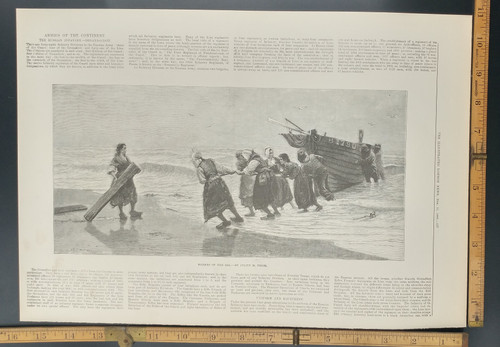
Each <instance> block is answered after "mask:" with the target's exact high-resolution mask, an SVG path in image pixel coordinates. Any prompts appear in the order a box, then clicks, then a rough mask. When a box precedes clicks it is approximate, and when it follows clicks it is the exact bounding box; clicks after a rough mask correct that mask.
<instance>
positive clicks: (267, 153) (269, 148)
mask: <svg viewBox="0 0 500 347" xmlns="http://www.w3.org/2000/svg"><path fill="white" fill-rule="evenodd" d="M271 151H273V157H272V158H269V153H270V152H271ZM264 155H265V156H266V161H267V164H268V165H269V166H272V165H274V164H276V160H275V159H274V150H273V149H272V147H266V148H265V149H264Z"/></svg>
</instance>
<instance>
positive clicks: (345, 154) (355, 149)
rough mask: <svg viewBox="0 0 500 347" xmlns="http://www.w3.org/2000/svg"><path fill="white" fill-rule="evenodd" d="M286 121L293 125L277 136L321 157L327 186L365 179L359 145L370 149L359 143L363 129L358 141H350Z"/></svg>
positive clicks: (337, 187) (339, 186) (335, 187)
mask: <svg viewBox="0 0 500 347" xmlns="http://www.w3.org/2000/svg"><path fill="white" fill-rule="evenodd" d="M274 122H276V121H274ZM287 122H289V123H290V124H292V125H293V126H294V127H290V126H286V127H287V128H288V129H289V130H290V131H289V132H288V133H282V134H280V135H282V136H283V137H284V138H285V140H286V141H287V142H288V144H289V145H290V146H292V147H294V148H304V149H305V150H306V151H307V152H308V153H312V154H316V155H320V156H322V157H323V164H324V165H325V166H326V168H327V169H328V172H329V178H328V179H329V181H328V183H329V185H330V189H332V190H333V191H339V190H342V189H345V188H347V187H350V186H352V185H355V184H358V183H361V182H363V181H364V180H365V177H364V175H363V171H362V169H361V165H360V161H361V146H362V145H367V146H368V147H369V148H370V149H371V148H372V145H370V144H365V143H363V142H362V141H363V130H360V131H359V141H358V142H350V141H346V140H341V139H338V138H335V137H330V136H326V134H325V135H320V134H318V132H317V131H316V130H311V131H305V130H303V129H302V128H300V127H299V126H297V125H295V123H293V122H291V121H289V120H288V119H287ZM279 124H281V123H279ZM281 125H284V124H281Z"/></svg>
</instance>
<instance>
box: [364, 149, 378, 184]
mask: <svg viewBox="0 0 500 347" xmlns="http://www.w3.org/2000/svg"><path fill="white" fill-rule="evenodd" d="M360 164H361V169H362V170H363V175H365V179H366V182H371V179H372V178H373V181H375V182H378V174H377V164H376V163H375V154H373V152H372V150H371V149H370V147H368V146H367V145H365V144H364V145H362V146H361V161H360Z"/></svg>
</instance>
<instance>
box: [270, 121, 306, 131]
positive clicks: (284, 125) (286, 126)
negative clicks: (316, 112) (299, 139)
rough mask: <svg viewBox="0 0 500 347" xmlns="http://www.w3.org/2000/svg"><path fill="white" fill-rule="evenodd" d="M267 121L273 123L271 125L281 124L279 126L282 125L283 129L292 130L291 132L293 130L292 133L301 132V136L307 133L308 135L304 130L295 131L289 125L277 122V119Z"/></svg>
mask: <svg viewBox="0 0 500 347" xmlns="http://www.w3.org/2000/svg"><path fill="white" fill-rule="evenodd" d="M267 120H268V121H269V122H271V123H276V124H279V125H281V126H282V127H285V128H287V129H290V130H292V131H296V132H299V133H301V134H305V133H306V132H305V131H304V130H299V129H295V128H292V127H289V126H288V125H286V124H283V123H281V122H279V121H277V120H275V119H272V118H268V119H267Z"/></svg>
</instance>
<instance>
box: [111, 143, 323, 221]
mask: <svg viewBox="0 0 500 347" xmlns="http://www.w3.org/2000/svg"><path fill="white" fill-rule="evenodd" d="M320 158H321V157H319V156H316V155H314V154H308V153H307V152H306V151H305V150H303V149H300V150H299V151H298V152H297V159H298V160H299V162H300V163H301V165H299V164H297V163H294V162H292V161H291V160H290V158H289V157H288V155H287V154H286V153H282V154H280V155H279V156H278V157H277V158H276V157H275V156H274V151H273V149H272V148H270V147H267V148H266V149H265V151H264V156H260V155H259V154H257V153H256V152H254V151H253V150H241V151H237V152H236V169H229V168H226V167H224V166H223V165H220V164H219V163H217V162H215V161H214V160H213V159H205V158H203V156H202V154H201V153H200V152H194V153H193V155H192V161H193V164H194V166H195V168H196V172H197V176H198V179H199V181H200V183H201V184H203V185H204V189H203V212H204V217H205V221H208V220H209V219H211V218H213V217H218V218H219V219H220V220H221V223H220V224H219V225H217V228H218V229H224V228H225V227H227V226H229V225H231V221H229V220H228V219H226V217H225V216H224V214H223V212H224V211H225V210H230V211H231V212H232V213H233V215H234V217H232V218H231V220H232V221H234V222H236V223H242V222H243V221H244V220H243V218H242V217H241V216H240V215H239V213H238V211H237V210H236V208H235V205H234V201H233V198H232V197H231V193H230V191H229V188H228V187H227V185H226V183H225V182H224V180H223V179H222V176H224V175H231V174H238V175H241V183H240V199H241V204H242V205H243V206H245V207H247V208H248V210H249V213H248V214H246V215H245V216H246V217H253V216H255V210H261V211H263V212H265V213H266V216H264V217H261V219H263V220H270V219H274V218H276V217H278V216H280V215H281V214H280V212H279V208H283V206H284V205H286V204H290V205H292V207H294V208H295V205H294V202H293V200H294V198H295V203H296V204H297V207H298V208H299V209H300V211H299V212H307V211H308V208H309V207H311V206H316V211H320V210H321V209H322V208H323V207H322V206H321V205H320V204H319V203H318V201H317V199H316V195H321V196H323V197H324V198H325V199H326V200H333V193H332V192H331V191H330V189H329V187H328V171H327V170H326V168H325V167H324V165H323V164H322V163H321V160H320ZM131 163H132V162H131V161H130V159H129V158H128V156H127V146H126V145H125V144H124V143H120V144H118V146H117V148H116V153H115V156H114V158H113V159H112V161H111V165H110V169H109V171H108V174H110V175H111V176H113V183H114V182H115V181H116V180H117V179H118V178H119V177H120V176H121V175H122V174H123V172H125V170H126V168H127V167H128V166H129V165H130V164H131ZM288 179H290V180H293V194H292V191H291V189H290V185H289V184H288ZM313 187H315V188H313ZM110 203H111V205H112V206H118V208H119V210H120V212H119V216H120V219H123V220H125V219H127V216H126V215H125V213H124V211H123V207H124V206H125V205H128V204H130V216H131V217H132V218H140V217H141V215H142V213H141V212H138V211H136V210H135V205H136V203H137V191H136V188H135V185H134V181H133V179H132V178H130V179H129V180H127V182H126V183H125V184H124V185H123V186H122V187H121V188H120V189H119V191H118V192H117V193H116V194H115V195H114V196H113V197H112V199H111V200H110Z"/></svg>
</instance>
